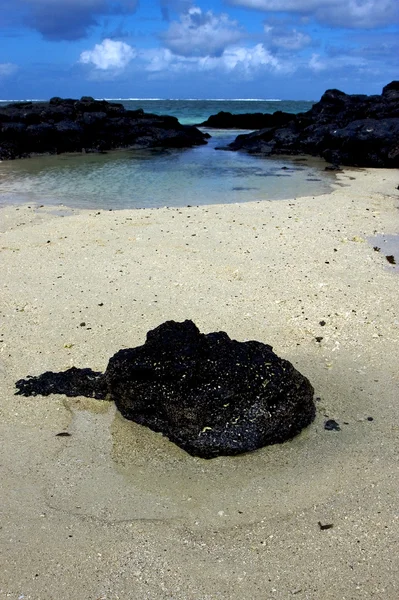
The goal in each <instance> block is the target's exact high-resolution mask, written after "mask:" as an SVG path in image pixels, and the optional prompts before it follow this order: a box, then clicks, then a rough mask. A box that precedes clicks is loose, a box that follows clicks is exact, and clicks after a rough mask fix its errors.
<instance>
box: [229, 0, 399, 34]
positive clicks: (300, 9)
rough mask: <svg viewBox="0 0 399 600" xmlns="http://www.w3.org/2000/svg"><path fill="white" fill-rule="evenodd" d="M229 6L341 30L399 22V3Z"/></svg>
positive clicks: (352, 0) (304, 1)
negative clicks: (313, 21)
mask: <svg viewBox="0 0 399 600" xmlns="http://www.w3.org/2000/svg"><path fill="white" fill-rule="evenodd" d="M228 3H229V4H232V5H235V6H242V7H245V8H252V9H258V10H263V11H266V12H292V13H297V14H301V15H306V16H312V17H314V18H315V19H316V20H318V21H320V22H321V23H327V24H329V25H333V26H338V27H349V28H355V29H356V28H359V29H362V28H364V29H375V28H377V27H381V26H384V25H391V24H392V23H394V22H397V21H398V20H399V8H398V6H399V4H398V1H397V0H228Z"/></svg>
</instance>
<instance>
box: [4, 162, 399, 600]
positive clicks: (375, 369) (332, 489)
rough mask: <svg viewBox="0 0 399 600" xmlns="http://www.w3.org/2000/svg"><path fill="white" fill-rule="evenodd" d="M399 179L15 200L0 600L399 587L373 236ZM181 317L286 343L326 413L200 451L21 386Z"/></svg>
mask: <svg viewBox="0 0 399 600" xmlns="http://www.w3.org/2000/svg"><path fill="white" fill-rule="evenodd" d="M398 183H399V181H398V174H397V172H394V171H386V170H355V169H348V170H345V171H344V172H343V173H341V174H339V175H338V178H337V185H336V188H335V190H334V191H333V192H332V193H330V194H328V195H324V196H319V197H315V198H312V197H309V198H300V199H292V200H287V201H279V202H259V203H256V202H253V203H252V202H251V203H248V204H240V205H223V206H219V205H216V206H202V207H198V208H196V207H190V208H188V207H187V208H180V209H179V208H173V209H172V208H169V209H167V208H164V209H154V210H151V209H146V210H136V211H130V210H126V211H111V212H110V211H93V210H91V211H79V210H72V209H68V208H62V207H61V208H60V207H54V208H52V207H39V206H37V205H34V204H32V205H29V206H28V205H22V206H8V207H5V208H2V209H1V210H0V231H1V241H0V257H1V265H2V291H1V309H0V310H1V315H0V316H1V326H0V340H1V342H0V378H1V379H0V381H1V383H0V429H1V440H2V443H1V454H0V469H1V481H2V485H1V489H0V514H1V524H0V527H1V528H0V551H1V554H0V564H1V569H0V599H1V600H2V599H3V598H16V599H17V598H26V599H28V598H29V599H32V600H50V599H51V600H52V599H54V600H55V599H57V600H70V599H71V598H78V599H82V600H99V599H106V600H117V599H134V600H136V599H137V600H144V599H148V600H158V599H164V598H165V599H166V598H172V599H173V600H180V599H181V600H191V599H195V600H197V599H198V600H208V599H209V600H222V599H223V600H228V599H229V600H230V599H232V600H236V599H237V600H242V599H245V600H247V599H248V600H252V599H254V600H255V599H262V600H269V599H270V600H273V599H282V600H287V598H291V597H295V598H300V599H312V600H321V599H322V600H329V599H340V600H341V599H342V600H344V599H345V600H351V599H357V598H359V599H362V600H363V599H365V598H374V599H375V598H377V599H379V598H384V599H389V600H391V599H392V600H394V599H395V600H396V598H397V597H399V574H398V573H399V571H398V568H397V565H398V560H397V557H398V553H399V547H398V546H399V523H398V519H399V515H398V510H397V509H398V500H399V493H398V490H399V485H398V484H399V477H398V433H399V426H398V423H399V420H398V416H399V408H398V396H399V395H398V388H399V381H398V357H399V317H398V312H397V306H398V304H397V298H398V284H399V279H398V276H399V275H398V273H397V271H395V266H394V265H391V264H389V262H388V261H387V260H386V258H385V256H384V253H383V251H380V252H376V251H374V250H373V244H372V242H371V241H368V240H371V239H372V238H373V237H374V236H376V235H385V236H391V235H395V234H397V233H398V232H399V213H398V207H399V192H398V190H397V185H398ZM187 318H190V319H192V320H193V321H194V322H195V323H196V324H197V325H198V326H199V328H200V329H201V331H203V332H210V331H217V330H224V331H227V333H228V334H229V335H230V336H231V337H232V338H235V339H238V340H247V339H257V340H260V341H262V342H265V343H268V344H271V345H272V346H273V347H274V350H275V352H277V354H279V355H280V356H282V357H284V358H286V359H288V360H290V361H291V362H292V363H293V364H294V365H295V366H296V367H297V368H298V369H299V370H300V371H301V372H302V373H303V374H304V375H306V376H307V377H308V378H309V379H310V381H311V382H312V384H313V385H314V387H315V394H316V397H317V402H316V404H317V417H316V421H315V422H314V424H312V425H311V426H310V427H309V428H307V429H306V430H305V431H304V432H303V433H302V434H301V435H300V436H298V437H297V438H295V439H294V440H293V441H291V442H288V443H286V444H283V445H278V446H273V447H268V448H263V449H261V450H259V451H256V452H254V453H251V454H246V455H242V456H239V457H228V458H226V457H221V458H218V459H214V460H211V461H206V460H202V459H199V458H193V457H191V456H189V455H188V454H186V453H185V452H184V451H182V450H180V449H179V448H178V447H176V446H175V445H174V444H172V443H170V442H169V441H168V440H167V439H166V438H163V437H162V436H161V435H160V434H155V433H153V432H151V431H149V430H148V429H146V428H143V427H140V426H138V425H136V424H134V423H132V422H128V421H126V420H124V419H123V418H122V417H121V416H120V415H119V414H117V413H116V412H115V407H114V406H113V405H112V404H109V403H106V402H101V401H95V400H88V399H85V398H76V399H67V398H65V397H63V396H49V397H47V398H43V397H39V396H38V397H35V398H23V397H19V396H14V391H15V387H14V384H15V381H16V380H17V379H20V378H22V377H25V376H26V375H28V374H32V375H36V374H39V373H42V372H44V371H46V370H54V371H60V370H63V369H66V368H68V367H70V366H72V365H75V366H76V367H91V368H93V369H94V370H104V369H105V367H106V365H107V361H108V358H109V357H110V356H111V355H112V354H114V353H115V352H116V351H117V350H119V349H120V348H123V347H131V346H136V345H139V344H141V343H143V342H144V339H145V334H146V332H147V331H148V330H149V329H152V328H154V327H156V326H157V325H159V324H160V323H162V322H163V321H165V320H167V319H175V320H184V319H187ZM322 323H324V324H322ZM316 338H319V341H317V339H316ZM320 338H322V339H320ZM327 418H331V419H335V420H336V421H337V422H338V423H339V424H340V427H341V431H326V430H325V429H324V422H325V421H326V419H327ZM61 431H67V432H69V433H70V434H71V435H70V436H69V437H58V436H57V435H56V434H57V433H60V432H61ZM327 525H332V527H329V528H325V527H324V526H327ZM321 526H322V527H321Z"/></svg>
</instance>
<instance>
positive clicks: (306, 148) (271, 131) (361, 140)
mask: <svg viewBox="0 0 399 600" xmlns="http://www.w3.org/2000/svg"><path fill="white" fill-rule="evenodd" d="M229 149H231V150H244V151H246V152H249V153H254V154H261V155H264V156H269V155H271V154H286V155H298V154H311V155H313V156H321V157H323V158H325V159H326V160H327V161H329V162H331V163H333V164H335V165H339V164H342V165H350V166H357V167H386V168H398V167H399V81H393V82H392V83H390V84H389V85H387V86H385V87H384V89H383V91H382V94H381V95H375V96H363V95H348V94H345V93H344V92H340V91H339V90H327V91H326V92H325V94H324V95H323V96H322V98H321V99H320V101H319V102H317V103H316V104H315V105H314V106H313V107H312V108H311V109H310V110H309V111H307V112H305V113H299V114H297V115H293V116H292V119H291V120H290V121H288V122H286V123H284V124H283V125H282V126H281V125H271V126H266V127H264V128H263V129H261V130H260V131H256V132H253V133H250V134H244V135H240V136H238V137H237V138H236V139H235V141H234V142H232V143H231V144H230V145H229Z"/></svg>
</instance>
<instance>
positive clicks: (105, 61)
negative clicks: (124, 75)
mask: <svg viewBox="0 0 399 600" xmlns="http://www.w3.org/2000/svg"><path fill="white" fill-rule="evenodd" d="M135 56H136V51H135V50H134V48H132V47H131V46H129V44H125V42H116V41H114V40H110V39H105V40H103V41H102V42H101V44H96V45H95V46H94V48H93V50H86V51H85V52H82V54H81V55H80V58H79V62H80V63H83V64H88V65H93V66H94V67H95V68H96V69H100V70H102V71H110V70H111V71H121V70H123V69H125V67H127V65H128V64H129V63H130V61H131V60H132V59H133V58H134V57H135Z"/></svg>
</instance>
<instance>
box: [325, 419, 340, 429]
mask: <svg viewBox="0 0 399 600" xmlns="http://www.w3.org/2000/svg"><path fill="white" fill-rule="evenodd" d="M324 429H325V430H326V431H341V427H340V426H339V423H337V421H334V419H328V421H326V422H325V423H324Z"/></svg>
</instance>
